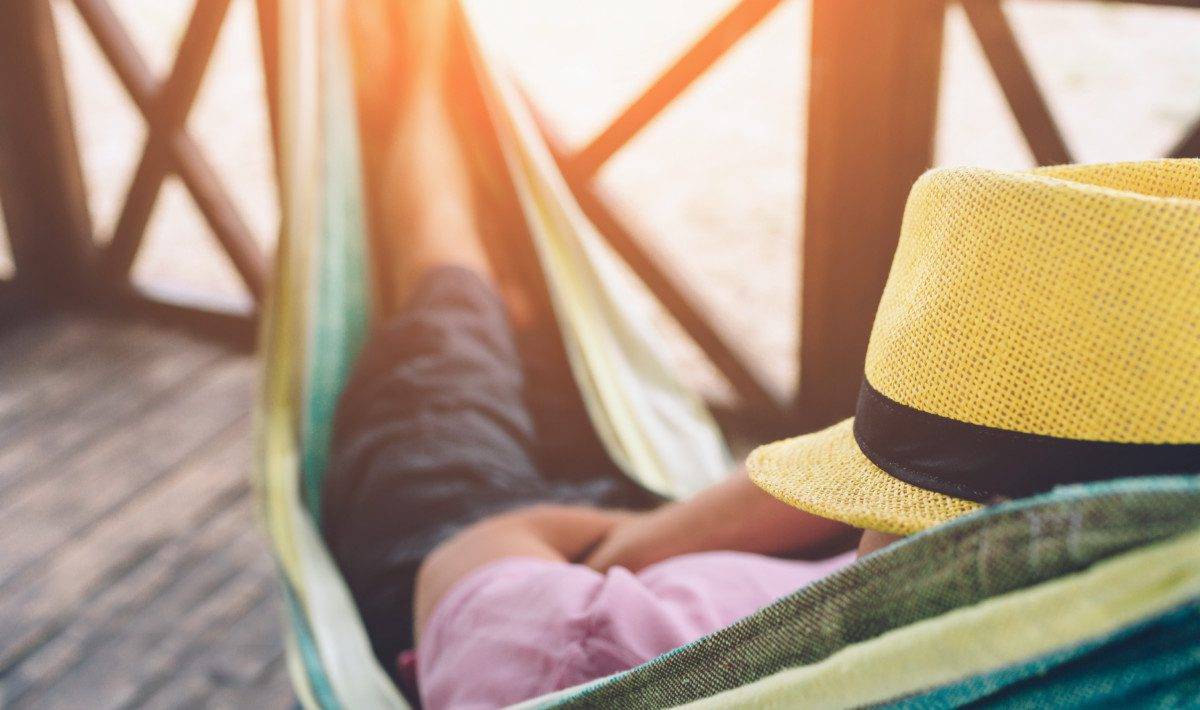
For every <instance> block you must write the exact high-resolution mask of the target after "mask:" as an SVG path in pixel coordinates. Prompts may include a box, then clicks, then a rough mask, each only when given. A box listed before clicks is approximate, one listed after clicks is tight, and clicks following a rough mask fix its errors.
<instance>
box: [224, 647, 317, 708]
mask: <svg viewBox="0 0 1200 710" xmlns="http://www.w3.org/2000/svg"><path fill="white" fill-rule="evenodd" d="M205 705H206V707H207V708H209V710H242V708H261V709H262V710H290V709H291V708H295V707H296V695H295V692H294V691H293V690H292V682H291V679H290V678H289V677H288V670H287V664H286V663H285V662H284V659H282V658H280V659H279V660H277V661H275V662H274V663H273V664H272V665H271V666H270V667H269V668H268V669H267V673H266V675H265V676H264V677H263V678H261V679H260V680H258V681H257V682H255V683H254V685H251V686H247V687H245V688H223V689H222V690H221V691H219V692H217V693H215V694H214V695H213V696H212V697H210V698H209V699H208V702H207V703H206V704H205Z"/></svg>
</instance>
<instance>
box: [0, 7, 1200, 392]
mask: <svg viewBox="0 0 1200 710" xmlns="http://www.w3.org/2000/svg"><path fill="white" fill-rule="evenodd" d="M112 1H113V4H114V6H115V7H116V9H117V10H118V12H119V13H120V14H121V16H122V17H123V18H124V19H125V20H126V21H127V23H128V24H129V28H130V31H131V32H132V33H133V35H134V36H135V39H136V40H137V42H138V44H139V45H140V46H141V47H142V48H143V50H144V52H145V53H146V54H147V58H148V60H149V61H150V63H151V65H152V66H153V67H154V68H155V69H156V70H158V71H160V72H161V71H165V70H166V68H167V67H168V66H169V64H170V61H171V56H172V54H173V51H174V46H175V44H176V42H177V41H178V37H179V33H180V31H181V28H182V24H183V22H184V21H185V20H186V17H187V15H188V12H189V10H190V3H189V2H188V0H112ZM470 1H471V2H474V3H475V4H476V5H477V10H478V11H479V13H481V14H482V16H484V17H485V18H487V24H486V28H487V30H486V31H488V32H491V33H494V35H493V36H494V39H495V42H496V43H497V44H498V45H499V46H500V47H501V48H502V49H503V50H504V52H505V54H506V57H507V59H508V61H509V62H511V64H512V65H513V66H514V68H515V69H516V71H517V74H518V75H519V76H520V77H521V78H522V80H523V81H524V82H525V84H526V85H527V88H528V90H529V91H530V93H531V94H532V95H533V97H534V98H535V99H536V100H537V101H538V102H539V103H540V104H542V105H543V107H544V108H545V110H546V111H547V113H549V115H550V116H551V117H552V118H553V119H554V120H555V121H556V122H557V123H558V125H559V127H560V130H561V132H562V133H563V134H564V135H565V136H567V137H568V138H569V139H570V140H571V141H573V142H575V143H582V142H584V141H586V140H587V139H588V137H590V136H591V135H593V134H594V133H595V132H596V131H597V130H598V129H599V128H600V127H602V126H603V125H604V123H605V122H606V120H607V119H608V118H609V117H610V116H612V115H613V114H614V113H615V112H616V111H618V110H619V109H620V108H621V107H622V106H623V104H624V103H625V102H626V101H628V100H629V98H630V97H631V96H633V95H634V94H636V93H637V92H638V90H639V89H640V88H641V87H642V86H643V85H644V84H645V83H646V82H648V81H649V80H650V79H651V78H652V77H653V76H654V74H655V72H656V71H657V69H658V68H659V67H661V66H662V65H664V64H665V63H666V62H667V61H669V60H670V58H671V57H673V56H674V55H675V54H676V53H677V52H678V51H679V50H680V49H681V48H682V47H684V46H685V45H686V44H687V42H688V41H689V39H690V38H692V37H694V36H695V35H696V34H697V33H698V32H699V31H701V29H702V28H703V27H704V26H705V25H706V24H708V23H709V22H711V21H712V19H713V18H715V17H716V16H718V15H719V14H720V13H721V12H722V11H723V10H724V9H725V8H727V7H728V6H729V5H730V4H731V3H730V0H608V1H607V2H603V3H601V2H593V1H592V0H470ZM57 4H58V10H59V13H58V17H59V20H60V27H61V30H62V37H63V43H64V46H65V49H66V55H67V58H68V62H69V71H70V82H71V87H72V89H73V90H74V94H75V96H74V98H75V107H74V108H75V112H76V115H77V118H78V124H79V131H80V137H81V141H82V143H83V146H84V162H85V171H86V175H87V178H88V181H89V183H90V185H91V188H92V194H91V202H92V208H93V213H94V215H95V221H96V225H97V230H98V233H99V234H100V235H101V237H100V238H102V239H104V238H107V237H106V236H105V235H107V233H108V230H109V229H110V228H111V225H112V223H113V221H114V220H115V218H116V213H117V211H118V210H119V208H120V204H121V202H122V201H123V195H124V192H125V190H126V189H127V185H128V181H129V177H130V173H131V172H132V170H133V167H134V165H135V164H136V161H137V153H138V152H139V151H140V146H141V144H142V142H143V141H144V138H145V135H144V129H143V128H142V127H141V122H140V120H139V119H138V116H137V114H136V112H135V111H134V110H133V108H132V106H131V105H130V104H128V102H127V101H126V99H125V97H124V94H123V93H122V91H121V89H120V87H119V85H118V84H117V83H116V81H115V79H114V78H113V77H112V75H111V74H110V73H109V71H108V70H107V68H106V67H105V65H104V63H103V61H102V60H101V59H100V57H99V54H98V52H97V50H96V48H95V45H94V44H93V43H92V41H91V40H90V38H89V37H88V36H87V34H86V32H85V31H84V30H83V28H82V27H81V25H80V23H79V21H78V18H76V17H75V16H74V12H73V10H71V8H70V7H69V6H68V4H67V3H66V2H65V1H63V0H58V3H57ZM1008 8H1009V11H1010V16H1011V17H1012V18H1013V21H1014V23H1015V26H1016V29H1017V32H1018V35H1019V37H1020V39H1021V42H1022V44H1023V46H1024V47H1025V49H1026V51H1027V53H1028V55H1029V57H1030V60H1031V62H1032V64H1033V66H1034V68H1035V70H1036V71H1037V73H1038V76H1039V77H1040V80H1041V81H1042V83H1043V86H1044V87H1045V89H1046V91H1047V93H1048V94H1049V96H1050V97H1051V102H1052V106H1053V111H1054V113H1055V115H1056V117H1057V118H1058V119H1059V120H1060V122H1061V124H1062V126H1063V127H1064V130H1065V133H1066V134H1067V136H1068V141H1069V143H1070V145H1071V147H1072V149H1073V150H1074V151H1075V153H1076V155H1077V156H1078V157H1079V158H1080V159H1081V160H1085V161H1100V160H1116V159H1138V158H1148V157H1153V156H1156V155H1159V154H1161V153H1162V152H1164V151H1165V150H1166V149H1167V148H1168V147H1169V146H1170V145H1171V144H1172V143H1173V142H1174V141H1175V139H1176V138H1177V136H1178V135H1179V133H1180V132H1181V131H1182V130H1183V128H1184V127H1185V126H1186V125H1187V124H1188V123H1189V122H1190V121H1191V120H1192V119H1193V118H1194V117H1195V116H1196V115H1197V114H1200V12H1193V11H1187V10H1174V9H1160V8H1144V7H1134V6H1128V5H1121V4H1117V3H1106V2H1096V3H1091V2H1075V1H1067V2H1051V1H1048V0H1013V1H1012V2H1010V3H1008ZM807 15H808V5H807V3H806V2H801V1H800V0H789V1H788V2H786V3H785V4H784V6H783V7H781V8H780V9H779V10H778V11H777V12H776V13H775V14H774V15H773V16H772V17H771V18H769V20H768V21H767V22H765V23H764V24H763V25H762V26H761V27H760V28H759V29H758V30H757V31H756V32H755V33H754V34H753V35H751V36H750V37H749V38H748V39H747V40H746V41H745V42H743V43H742V44H741V45H739V46H738V47H737V48H736V50H735V51H734V52H733V53H732V54H731V55H730V56H729V57H728V58H727V59H726V60H725V61H724V62H722V63H721V64H720V65H718V66H717V67H716V69H715V70H714V71H713V72H711V73H710V74H709V75H708V76H707V77H705V78H704V79H703V80H702V81H701V82H700V83H699V84H698V85H697V86H695V87H694V88H693V89H692V90H691V91H689V92H688V93H687V94H686V95H685V96H684V97H683V99H682V100H681V101H680V102H678V104H676V105H675V106H674V107H673V108H671V109H670V110H669V111H668V112H667V113H666V114H664V115H663V116H662V117H661V118H660V119H659V120H658V121H656V122H655V123H654V124H653V125H652V126H650V127H649V128H648V129H647V130H646V131H645V132H644V133H643V134H642V135H641V136H639V137H638V138H637V139H636V140H635V141H634V143H633V144H631V145H630V146H629V147H628V148H627V149H626V150H625V151H623V152H622V153H621V154H620V155H619V156H618V157H617V158H616V159H615V160H614V161H613V162H612V163H611V164H610V165H609V166H608V167H607V168H606V169H605V170H604V172H603V174H602V180H603V181H604V184H605V186H606V187H607V188H608V190H609V191H610V192H611V193H612V194H613V195H614V196H615V197H616V198H617V200H618V201H619V202H620V203H621V204H622V205H623V206H624V207H625V208H626V210H627V212H628V213H629V215H630V218H631V220H632V221H633V222H634V223H635V224H636V225H638V226H639V227H640V229H641V231H642V233H643V234H644V235H645V238H646V239H647V241H648V242H649V243H650V244H651V246H652V247H653V248H654V249H655V250H657V251H658V252H660V253H661V254H662V255H663V256H664V257H665V258H666V259H668V260H669V261H670V262H672V263H673V264H674V265H675V267H676V268H678V269H679V270H680V272H681V273H682V274H683V275H684V276H685V277H686V278H687V279H688V280H689V281H690V282H691V283H693V284H694V285H695V286H696V287H697V289H698V290H700V291H701V293H702V297H703V299H704V302H705V304H706V305H707V306H709V307H710V308H711V309H712V310H713V312H714V313H715V314H716V318H717V319H718V321H719V322H720V324H721V325H722V326H723V327H724V328H725V329H726V330H727V331H728V332H729V333H730V334H731V336H732V337H733V338H734V339H735V340H736V341H737V342H739V343H740V344H741V347H742V348H743V350H744V351H745V352H746V354H747V356H748V357H750V358H751V360H752V361H753V362H754V363H755V364H756V365H757V366H758V367H760V368H761V369H762V371H763V372H764V374H765V375H766V376H767V377H768V378H769V379H770V381H771V382H772V383H773V384H774V385H775V386H776V387H778V388H779V389H780V390H781V391H782V390H784V389H786V388H789V387H790V386H791V384H792V382H793V380H794V377H795V357H794V353H795V351H796V325H795V323H796V319H795V313H796V312H797V308H798V306H797V303H796V300H797V295H796V294H797V289H796V273H797V270H798V264H797V252H798V248H799V238H800V235H799V228H798V223H799V219H798V216H799V213H800V205H801V204H802V200H803V184H802V170H801V156H802V155H803V153H804V146H803V142H802V126H803V118H802V117H803V103H804V97H805V94H806V90H805V81H806V80H805V77H806V75H807V62H806V59H805V53H806V47H807V42H808V28H807V19H806V18H807ZM253 21H254V12H253V3H252V2H251V0H235V1H234V4H233V10H232V18H231V21H230V22H229V23H227V25H226V28H225V30H224V32H223V35H222V37H221V42H220V45H219V47H218V50H217V54H216V57H215V59H214V63H213V65H212V68H211V70H210V72H209V75H208V78H207V81H206V84H205V86H204V88H203V91H202V95H201V98H200V101H199V103H198V104H197V106H196V110H195V111H194V112H193V114H192V116H191V119H190V127H191V129H192V131H193V132H194V133H195V135H196V137H197V139H198V140H199V141H200V142H201V143H202V144H203V145H204V146H205V147H206V149H207V150H208V151H209V156H210V158H211V160H212V162H213V163H214V165H215V167H216V169H217V170H218V171H219V172H220V173H221V174H222V176H223V177H224V179H225V180H226V183H227V185H228V187H229V189H230V192H231V193H232V194H233V196H234V198H235V200H236V201H237V202H238V203H239V205H240V206H241V207H242V209H243V211H244V214H245V217H246V220H247V222H248V223H249V224H250V226H251V227H252V229H253V230H254V232H255V234H256V235H258V238H259V239H260V240H261V242H262V243H263V245H264V247H269V246H270V244H271V242H272V241H273V238H272V235H273V233H274V231H275V225H276V223H277V219H278V217H277V214H276V209H275V193H274V187H273V185H272V180H271V165H270V155H269V152H268V139H267V124H266V115H265V110H264V107H263V103H262V84H261V78H260V71H259V62H258V55H257V48H256V44H255V42H256V34H255V30H254V26H253ZM937 162H938V163H940V164H978V165H986V166H994V167H1013V168H1018V167H1023V166H1026V165H1029V164H1030V162H1031V161H1030V157H1029V154H1028V151H1027V150H1026V148H1025V147H1024V145H1023V142H1022V140H1021V138H1020V136H1019V134H1018V133H1017V131H1016V128H1015V126H1014V125H1013V123H1012V120H1011V117H1010V116H1009V114H1008V110H1007V108H1006V107H1005V105H1004V103H1003V100H1002V98H1001V96H1000V95H999V92H998V90H997V88H996V86H995V82H994V80H993V79H992V77H991V75H990V72H989V70H988V68H987V66H986V64H985V63H984V61H983V59H982V57H981V56H980V54H979V51H978V47H977V45H976V43H975V40H974V38H973V36H972V35H971V33H970V31H969V29H968V28H967V27H966V24H965V21H964V20H963V18H962V16H961V12H960V11H959V10H958V9H957V8H952V10H951V16H950V23H949V33H948V39H947V46H946V62H945V71H944V78H943V99H942V106H941V115H940V132H939V137H938V144H937ZM847 199H869V196H865V195H858V196H856V195H848V196H847ZM3 261H4V257H3V255H2V253H0V262H3ZM2 268H4V267H3V265H2V264H0V269H2ZM136 277H137V278H138V279H139V280H143V281H152V282H159V283H164V282H165V283H170V284H173V285H179V286H182V287H187V288H190V289H197V290H203V291H207V292H211V293H214V294H218V295H221V296H226V297H232V298H238V297H242V296H241V290H240V287H239V284H238V282H237V279H236V277H235V276H234V275H233V274H232V272H231V270H230V269H229V268H228V266H227V264H226V263H225V262H224V260H223V258H222V257H221V256H220V255H219V254H218V253H217V252H216V251H215V250H214V249H213V247H212V244H211V237H210V235H209V234H208V233H207V230H206V229H205V227H204V224H203V222H202V220H200V219H199V217H198V216H197V214H196V211H195V209H194V207H193V206H192V204H191V202H190V200H189V198H188V196H187V194H186V192H185V191H184V190H183V189H182V188H181V187H180V186H179V185H178V184H177V183H175V182H174V181H171V182H170V183H169V184H168V186H167V189H166V191H165V192H164V193H163V195H162V199H160V202H159V204H158V208H157V211H156V214H155V219H154V221H153V223H152V226H151V229H150V235H149V239H148V242H147V245H146V248H145V249H144V250H143V252H142V254H141V256H140V258H139V260H138V263H137V265H136ZM674 340H675V341H676V344H677V346H678V347H677V350H678V352H679V357H680V359H681V364H682V365H683V366H684V368H685V369H686V371H687V372H689V373H691V374H690V376H691V377H692V378H693V379H695V380H697V381H701V382H710V381H711V380H710V376H708V375H707V374H706V371H705V368H704V366H703V364H702V363H701V361H700V359H699V358H698V357H696V356H695V353H694V351H693V350H692V349H691V348H690V346H689V345H688V344H687V343H686V342H684V339H683V338H682V337H676V338H674Z"/></svg>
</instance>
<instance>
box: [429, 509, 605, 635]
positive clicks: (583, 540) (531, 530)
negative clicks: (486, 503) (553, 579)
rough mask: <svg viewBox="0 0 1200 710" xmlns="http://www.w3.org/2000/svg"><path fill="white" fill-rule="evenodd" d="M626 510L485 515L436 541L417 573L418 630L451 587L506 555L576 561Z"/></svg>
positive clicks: (539, 510) (538, 511) (572, 510)
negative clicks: (486, 516) (445, 538)
mask: <svg viewBox="0 0 1200 710" xmlns="http://www.w3.org/2000/svg"><path fill="white" fill-rule="evenodd" d="M625 515H627V514H625V513H620V512H614V511H604V510H598V509H594V508H585V507H578V506H550V505H543V506H535V507H531V508H523V509H520V510H516V511H513V512H510V513H505V514H503V515H498V516H496V517H493V518H489V519H487V520H484V521H482V522H480V523H477V524H475V525H472V526H471V527H469V528H467V529H466V530H463V531H462V532H460V533H458V534H457V535H455V536H454V537H452V538H450V539H449V540H447V541H446V542H444V543H442V544H441V545H439V546H438V547H437V548H435V549H434V550H433V552H431V553H430V554H429V555H428V556H427V557H426V558H425V562H424V563H423V564H422V565H421V570H420V572H419V573H418V575H417V587H416V602H415V608H414V613H415V615H416V629H417V631H418V633H419V632H420V631H421V630H422V629H423V628H424V626H425V622H426V621H427V620H428V617H429V614H431V613H432V612H433V609H434V607H435V606H436V605H437V602H438V601H439V600H440V599H441V598H442V596H443V595H445V593H446V592H447V591H449V590H450V588H451V587H453V586H454V584H455V583H457V582H458V581H459V580H461V579H462V578H463V577H465V576H467V575H468V574H470V573H471V572H473V571H475V570H477V569H479V568H480V567H483V566H484V565H487V564H490V563H492V562H495V561H497V560H500V559H503V558H506V557H536V558H538V559H544V560H552V561H556V562H574V561H578V560H580V559H582V558H583V557H584V556H585V555H586V554H587V553H588V552H589V551H591V549H592V548H594V547H595V546H596V545H597V544H598V543H599V542H600V541H601V540H602V539H604V536H605V535H607V534H608V532H609V531H610V530H611V529H612V527H613V526H614V525H615V524H616V523H617V522H619V521H620V520H622V519H623V518H624V517H625Z"/></svg>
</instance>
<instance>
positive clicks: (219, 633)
mask: <svg viewBox="0 0 1200 710" xmlns="http://www.w3.org/2000/svg"><path fill="white" fill-rule="evenodd" d="M255 378H256V369H255V364H254V362H253V360H252V359H251V358H249V357H247V356H244V355H237V354H233V353H231V352H229V351H226V350H224V349H222V348H220V347H219V346H216V345H213V344H210V343H205V342H202V341H199V340H196V339H194V338H192V337H189V336H187V335H182V334H180V333H178V332H175V331H172V330H168V329H163V328H158V327H154V326H150V325H146V324H133V323H117V322H110V321H105V320H102V319H96V318H91V317H84V316H50V317H47V318H43V319H40V320H36V321H31V322H26V323H24V324H19V325H14V324H11V323H4V321H3V319H0V707H5V708H24V707H39V708H46V707H49V708H68V707H70V708H74V707H87V708H126V707H153V708H183V707H230V708H273V707H274V708H283V707H290V706H291V705H292V703H293V702H294V700H293V696H292V694H291V691H290V689H289V687H288V682H287V677H286V671H285V668H284V662H283V649H282V643H281V640H280V630H279V615H278V601H277V598H276V592H277V589H276V586H275V580H274V578H273V570H272V563H271V561H270V558H269V557H268V555H267V553H266V548H265V543H264V539H263V536H262V533H261V531H260V530H259V529H258V527H257V520H256V517H255V510H254V506H253V500H252V496H251V493H250V486H249V468H250V405H251V400H252V398H253V395H254V387H255Z"/></svg>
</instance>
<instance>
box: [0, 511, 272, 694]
mask: <svg viewBox="0 0 1200 710" xmlns="http://www.w3.org/2000/svg"><path fill="white" fill-rule="evenodd" d="M250 516H251V511H250V506H249V501H248V499H246V498H243V499H242V500H241V501H240V502H239V503H238V504H236V505H235V506H233V507H232V508H230V509H229V510H227V511H226V512H225V513H224V514H222V515H221V517H219V518H218V519H217V520H216V521H214V523H213V524H212V525H210V526H207V528H206V529H204V530H201V531H198V532H197V534H196V535H195V540H194V541H189V540H187V538H180V542H179V545H177V547H185V548H188V549H187V551H186V552H185V553H184V554H182V555H180V556H178V557H175V558H174V559H171V560H166V561H165V563H162V564H158V565H154V564H150V563H147V564H146V565H143V568H144V569H145V570H146V572H145V573H144V574H138V575H132V576H133V577H136V579H134V580H132V582H131V583H130V584H120V585H114V586H112V587H111V588H110V589H108V590H107V591H106V593H105V594H104V595H103V597H102V598H101V599H100V600H97V602H96V606H99V607H107V609H106V611H107V613H106V614H104V615H103V616H102V617H100V618H98V619H97V620H96V622H97V623H94V624H93V625H92V626H91V627H90V628H88V629H87V633H86V634H85V636H86V639H85V640H84V641H83V643H82V649H81V651H82V652H81V653H78V654H77V655H75V656H74V657H73V660H77V661H78V662H77V663H74V664H72V663H70V662H67V663H63V662H62V659H56V660H57V661H58V664H57V665H56V667H55V668H54V671H55V673H53V674H51V675H55V676H57V677H56V678H55V680H56V682H54V683H53V684H51V685H48V686H40V685H29V686H25V687H23V688H19V687H15V684H14V687H12V689H11V690H10V692H11V693H12V694H13V696H14V697H12V698H11V699H10V706H11V707H42V706H47V705H49V706H54V707H81V706H86V707H90V708H116V707H126V706H129V705H130V704H132V703H133V702H134V701H135V700H136V699H137V698H138V697H139V695H140V694H141V693H142V692H144V690H145V689H147V688H151V687H153V686H155V685H157V684H158V683H160V682H161V680H162V679H163V678H165V677H166V676H167V675H168V674H169V673H170V671H171V669H172V668H174V667H175V666H176V665H178V664H179V663H181V662H185V661H186V659H187V658H189V656H190V654H192V653H195V652H197V649H199V648H202V647H204V646H206V645H208V644H211V643H212V642H213V640H214V639H215V638H217V637H219V636H220V635H222V634H224V633H226V632H227V630H228V629H229V628H231V627H232V625H233V624H234V623H236V622H237V621H238V620H240V619H242V618H243V617H244V616H245V614H246V613H247V611H248V610H250V609H252V608H253V607H254V606H255V605H256V604H258V603H259V602H261V601H262V600H263V599H265V598H266V597H267V596H268V595H270V594H272V593H273V582H272V581H271V580H270V570H271V564H270V561H269V559H268V558H267V556H266V554H265V553H264V551H263V549H262V546H261V543H260V541H259V538H258V537H257V535H258V534H257V531H255V530H254V529H253V527H252V525H250ZM167 556H168V555H164V557H167ZM138 571H139V572H142V570H141V569H139V570H138ZM84 613H85V614H86V613H87V612H86V611H85V612H84ZM22 690H23V691H24V692H20V693H19V694H18V692H17V691H22Z"/></svg>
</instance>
